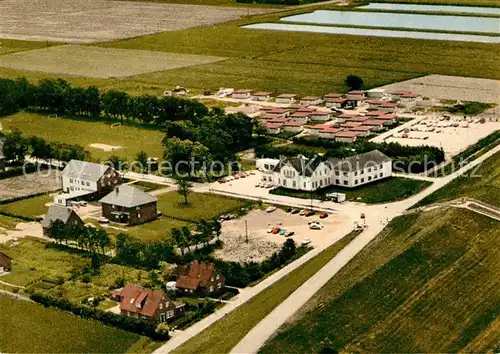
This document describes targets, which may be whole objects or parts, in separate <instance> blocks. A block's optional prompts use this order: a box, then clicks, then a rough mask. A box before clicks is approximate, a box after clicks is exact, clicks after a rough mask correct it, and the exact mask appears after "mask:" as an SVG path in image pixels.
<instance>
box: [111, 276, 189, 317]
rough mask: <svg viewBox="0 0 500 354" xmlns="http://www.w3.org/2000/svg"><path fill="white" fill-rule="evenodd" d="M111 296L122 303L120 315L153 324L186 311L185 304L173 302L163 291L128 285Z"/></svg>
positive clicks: (114, 291)
mask: <svg viewBox="0 0 500 354" xmlns="http://www.w3.org/2000/svg"><path fill="white" fill-rule="evenodd" d="M111 296H112V297H113V299H115V300H116V301H118V302H120V313H121V314H122V315H125V316H131V317H136V318H140V319H144V320H148V321H151V322H166V321H167V320H169V319H171V318H173V317H175V316H177V315H178V314H179V313H181V312H182V311H184V306H185V304H184V303H182V302H177V301H171V300H170V299H168V297H167V295H165V293H164V292H163V291H162V290H151V289H145V288H142V287H140V286H137V285H131V284H127V285H125V286H124V287H123V288H121V289H116V290H113V291H112V293H111Z"/></svg>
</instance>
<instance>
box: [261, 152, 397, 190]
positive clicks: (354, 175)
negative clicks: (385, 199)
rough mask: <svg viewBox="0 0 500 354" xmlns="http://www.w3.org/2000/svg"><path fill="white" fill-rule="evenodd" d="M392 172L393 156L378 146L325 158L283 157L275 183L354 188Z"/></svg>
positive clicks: (296, 186) (275, 171)
mask: <svg viewBox="0 0 500 354" xmlns="http://www.w3.org/2000/svg"><path fill="white" fill-rule="evenodd" d="M257 163H258V162H257ZM266 173H267V174H269V172H266ZM391 176H392V160H391V159H390V158H389V157H387V156H386V155H384V154H383V153H381V152H380V151H378V150H373V151H370V152H366V153H363V154H359V155H355V156H351V157H348V158H345V159H337V158H330V159H326V160H324V161H323V160H322V159H321V158H320V157H319V156H315V157H313V158H307V157H305V156H302V155H299V156H296V157H282V158H281V159H280V160H279V162H278V164H276V166H275V167H274V169H273V170H272V180H273V183H274V184H275V186H277V187H283V188H288V189H294V190H304V191H315V190H317V189H321V188H325V187H329V186H342V187H346V188H355V187H359V186H361V185H364V184H367V183H370V182H374V181H377V180H381V179H384V178H388V177H391Z"/></svg>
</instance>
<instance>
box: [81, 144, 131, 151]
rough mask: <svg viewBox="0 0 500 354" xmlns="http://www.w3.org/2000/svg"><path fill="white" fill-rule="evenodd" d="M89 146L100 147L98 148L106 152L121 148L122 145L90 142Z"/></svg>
mask: <svg viewBox="0 0 500 354" xmlns="http://www.w3.org/2000/svg"><path fill="white" fill-rule="evenodd" d="M89 146H90V147H91V148H94V149H100V150H103V151H106V152H109V151H115V150H120V149H123V147H122V146H119V145H107V144H100V143H96V144H90V145H89Z"/></svg>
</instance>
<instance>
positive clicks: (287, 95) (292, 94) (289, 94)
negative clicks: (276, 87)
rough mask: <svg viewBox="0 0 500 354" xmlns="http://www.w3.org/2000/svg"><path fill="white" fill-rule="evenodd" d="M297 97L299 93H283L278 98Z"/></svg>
mask: <svg viewBox="0 0 500 354" xmlns="http://www.w3.org/2000/svg"><path fill="white" fill-rule="evenodd" d="M295 97H297V95H296V94H294V93H282V94H281V95H279V96H278V97H276V98H295Z"/></svg>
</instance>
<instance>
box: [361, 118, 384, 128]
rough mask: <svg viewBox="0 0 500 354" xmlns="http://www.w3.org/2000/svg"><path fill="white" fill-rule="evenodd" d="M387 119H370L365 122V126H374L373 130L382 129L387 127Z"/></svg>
mask: <svg viewBox="0 0 500 354" xmlns="http://www.w3.org/2000/svg"><path fill="white" fill-rule="evenodd" d="M386 124H387V121H385V120H380V119H368V120H365V121H364V122H363V125H364V126H367V127H370V128H372V130H373V131H381V130H384V129H385V126H386ZM389 125H390V123H389Z"/></svg>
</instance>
